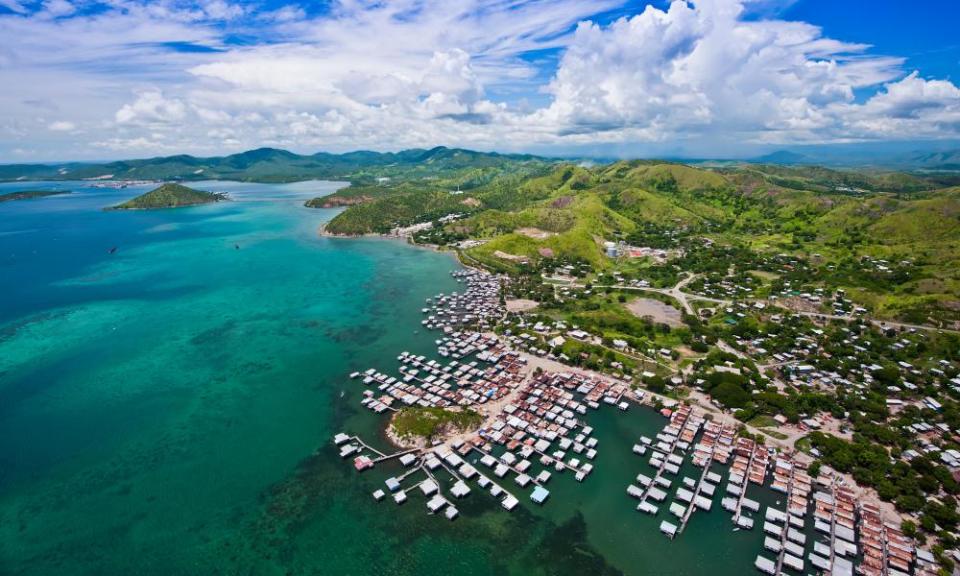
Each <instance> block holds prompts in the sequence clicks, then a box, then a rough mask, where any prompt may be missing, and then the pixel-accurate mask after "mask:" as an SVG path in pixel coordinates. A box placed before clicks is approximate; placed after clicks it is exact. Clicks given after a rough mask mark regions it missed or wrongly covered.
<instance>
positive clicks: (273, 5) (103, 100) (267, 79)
mask: <svg viewBox="0 0 960 576" xmlns="http://www.w3.org/2000/svg"><path fill="white" fill-rule="evenodd" d="M957 21H960V4H958V3H955V2H952V1H946V0H940V1H929V2H924V3H907V2H903V1H897V0H876V1H871V2H867V1H856V0H846V1H842V2H838V1H835V0H834V1H828V0H701V1H698V2H693V1H689V2H685V1H682V0H677V1H674V2H665V1H660V0H658V1H654V2H637V1H629V2H623V1H619V0H531V1H525V0H386V1H374V0H338V1H329V2H322V3H320V2H303V3H296V2H287V1H281V0H267V1H263V2H231V1H230V0H199V1H186V0H155V1H150V2H147V1H145V0H109V1H99V0H38V1H33V0H0V83H2V85H3V86H4V89H3V90H2V91H0V162H22V161H38V160H65V159H107V158H127V157H142V156H151V155H164V154H173V153H191V154H198V155H214V154H224V153H230V152H235V151H239V150H243V149H249V148H254V147H258V146H275V147H282V148H287V149H291V150H295V151H299V152H313V151H317V150H330V151H345V150H352V149H360V148H363V149H378V150H396V149H402V148H408V147H430V146H434V145H448V146H464V147H471V148H477V149H485V150H501V151H533V152H538V153H555V154H567V153H579V154H591V153H595V154H603V155H621V156H664V155H669V156H698V157H737V156H749V155H753V154H758V153H762V152H765V151H769V150H775V149H780V148H788V147H798V146H814V145H815V146H822V145H833V144H842V145H870V146H876V145H878V144H884V143H897V142H904V141H909V142H916V143H918V146H930V147H943V146H949V145H953V144H954V143H956V141H957V140H958V139H960V89H958V87H957V84H958V83H960V79H958V78H957V71H958V69H960V41H958V40H957V39H956V38H955V37H956V33H955V30H954V29H952V26H953V24H954V23H955V22H957Z"/></svg>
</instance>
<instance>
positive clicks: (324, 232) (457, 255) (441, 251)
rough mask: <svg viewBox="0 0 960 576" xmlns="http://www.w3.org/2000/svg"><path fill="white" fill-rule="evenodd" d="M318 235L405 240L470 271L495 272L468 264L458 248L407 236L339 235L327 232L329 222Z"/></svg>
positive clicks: (319, 229)
mask: <svg viewBox="0 0 960 576" xmlns="http://www.w3.org/2000/svg"><path fill="white" fill-rule="evenodd" d="M317 235H318V236H320V237H321V238H336V239H341V240H350V239H357V240H359V239H365V238H366V239H380V240H404V241H405V242H406V244H407V245H408V246H412V247H414V248H420V249H423V250H430V251H432V252H436V253H437V254H449V255H451V256H453V257H454V258H456V259H457V262H458V263H459V264H460V265H461V266H463V267H464V268H467V269H470V270H477V271H480V272H486V273H487V274H493V272H491V271H489V270H487V269H485V268H482V267H480V266H477V265H474V264H468V263H467V262H465V261H464V259H463V258H462V256H461V251H460V250H458V249H456V248H446V247H443V246H439V245H437V244H421V243H419V242H414V241H413V237H412V236H407V235H396V234H381V233H378V232H367V233H365V234H337V233H334V232H329V231H327V222H324V223H322V224H320V226H319V227H318V228H317Z"/></svg>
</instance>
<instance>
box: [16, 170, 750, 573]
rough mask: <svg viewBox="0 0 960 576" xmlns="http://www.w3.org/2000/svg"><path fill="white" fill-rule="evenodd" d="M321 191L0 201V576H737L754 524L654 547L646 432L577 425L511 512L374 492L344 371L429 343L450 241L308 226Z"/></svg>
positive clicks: (699, 532)
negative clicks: (636, 494) (587, 451)
mask: <svg viewBox="0 0 960 576" xmlns="http://www.w3.org/2000/svg"><path fill="white" fill-rule="evenodd" d="M338 186H340V184H337V183H330V182H302V183H297V184H288V185H266V184H250V183H232V182H204V183H198V184H196V185H194V187H196V188H199V189H206V190H213V191H225V192H228V193H229V194H230V195H231V197H232V198H233V199H234V201H232V202H227V203H219V204H213V205H206V206H200V207H194V208H186V209H177V210H160V211H143V212H104V211H103V210H102V208H104V207H106V206H109V205H112V204H116V203H119V202H121V201H123V200H126V199H128V198H130V197H133V196H135V195H137V194H139V193H142V192H144V191H146V190H147V189H149V187H147V186H142V187H131V188H127V189H123V190H113V189H105V188H93V187H91V186H90V183H88V182H56V183H42V182H32V183H17V184H2V185H0V192H7V191H13V190H20V189H53V188H65V189H69V190H71V191H72V193H71V194H67V195H62V196H51V197H47V198H43V199H38V200H28V201H18V202H8V203H5V204H4V205H2V206H0V573H3V574H64V575H72V574H356V575H365V574H371V575H372V574H435V573H446V574H450V575H471V574H617V573H623V574H636V575H656V574H681V575H686V574H689V575H693V574H706V573H710V574H718V575H721V576H723V575H728V574H729V575H734V574H743V573H746V572H748V571H752V570H753V569H752V567H751V564H752V562H753V557H754V556H755V555H756V553H757V552H758V551H759V550H760V548H761V541H762V536H761V535H760V534H759V533H758V532H754V533H748V532H738V533H732V532H731V528H732V526H731V524H730V518H729V515H728V514H726V513H724V512H722V511H721V510H719V502H716V504H717V506H715V509H714V510H713V511H712V512H710V513H697V514H695V515H694V517H693V519H692V520H691V523H690V525H689V527H688V528H687V531H686V532H685V533H684V534H683V535H682V536H681V537H680V538H678V539H677V540H674V541H667V540H666V539H664V537H663V536H662V535H661V534H660V533H659V532H658V530H657V525H658V524H659V520H660V518H659V517H658V518H657V519H654V518H649V517H646V516H642V515H640V514H638V513H637V512H636V511H635V510H634V505H635V503H634V502H633V501H632V500H630V499H629V498H628V497H627V496H626V494H625V488H626V485H627V484H628V483H630V482H631V480H632V479H633V477H634V476H635V475H636V473H637V472H640V471H644V472H646V470H644V468H645V467H646V464H645V461H643V460H641V459H639V458H637V457H636V456H634V455H632V454H631V453H630V446H632V444H633V443H634V442H635V441H636V439H637V437H638V436H639V435H640V434H647V435H651V436H652V435H653V434H655V433H656V431H657V430H659V428H660V427H662V425H663V423H664V421H663V420H662V418H661V417H660V416H658V415H656V414H655V413H654V412H652V411H649V410H643V409H640V408H636V407H635V408H632V409H631V410H630V411H629V412H628V413H626V414H622V413H619V412H617V411H615V410H609V411H608V410H603V411H601V412H599V413H597V414H596V415H595V416H592V417H591V424H593V425H594V426H595V427H596V429H597V437H598V439H599V440H600V455H599V456H598V459H597V461H596V469H597V470H596V472H595V473H594V474H593V475H591V477H590V478H588V479H587V481H586V482H584V483H583V484H579V483H577V482H575V481H574V480H573V479H572V478H571V477H560V478H556V479H555V480H553V481H552V482H551V487H550V488H551V492H552V495H551V498H550V500H549V501H548V502H547V504H546V505H545V506H543V507H539V506H535V505H533V504H532V503H529V502H524V505H523V506H521V507H520V508H518V509H517V510H515V511H514V512H513V513H506V512H504V511H502V510H501V509H500V508H499V506H497V504H496V502H495V501H494V500H493V499H491V498H488V497H486V496H485V495H484V494H481V493H479V491H475V494H473V495H471V497H470V498H468V499H466V500H464V501H463V502H462V503H458V507H459V508H460V511H461V517H460V518H459V519H458V520H457V521H455V522H448V521H447V520H445V519H443V518H438V517H432V516H428V515H427V514H426V509H425V507H424V506H423V505H422V503H421V502H419V501H416V500H415V499H414V500H413V501H411V502H409V503H408V504H407V505H405V506H402V507H397V506H395V505H394V504H393V503H392V502H391V503H387V502H383V503H377V502H375V501H374V500H373V499H372V498H371V497H370V493H371V492H372V491H373V490H375V489H377V488H379V487H381V486H382V481H383V479H384V478H385V477H386V476H388V475H389V474H390V473H391V470H392V469H391V468H390V466H395V465H388V466H385V467H381V468H378V469H376V470H374V471H372V472H370V473H365V474H363V475H357V474H356V473H354V471H353V468H352V466H349V465H348V463H345V462H343V461H341V460H340V459H339V458H337V456H336V450H335V449H334V448H333V447H332V445H331V443H330V438H331V437H332V435H333V434H335V433H336V432H339V431H342V430H348V431H350V432H351V433H360V434H361V435H363V436H364V438H366V439H370V440H371V441H374V442H378V443H380V444H381V445H382V443H383V442H384V440H383V438H382V437H380V431H381V429H382V426H383V424H384V420H383V419H382V418H381V417H378V416H375V415H373V414H371V413H369V412H367V411H363V410H361V409H360V407H359V400H360V398H361V391H362V390H361V387H360V386H359V385H358V384H357V383H356V382H355V381H351V380H349V379H348V378H347V375H348V374H349V372H351V371H353V370H356V369H363V368H367V367H370V366H374V367H377V368H378V369H381V370H384V371H391V372H395V369H396V365H397V364H396V361H395V358H396V355H397V354H398V353H399V352H400V351H402V350H408V351H411V352H415V353H419V354H430V353H431V352H432V351H433V339H434V337H435V336H434V335H431V334H428V333H425V332H424V331H423V330H421V329H420V323H419V321H420V313H419V309H420V307H421V306H422V302H423V300H424V299H425V298H427V297H429V296H431V295H433V294H436V293H437V292H449V291H451V290H453V289H455V288H456V287H457V286H458V285H457V283H456V282H455V281H454V280H453V279H452V278H451V277H450V272H451V271H453V270H456V269H457V268H458V264H457V263H456V261H455V260H454V259H453V258H452V257H451V256H450V255H448V254H440V253H435V252H432V251H429V250H423V249H418V248H414V247H410V246H407V245H405V244H404V243H402V242H398V241H392V240H381V239H357V240H345V239H330V238H322V237H320V236H319V235H318V233H317V231H318V228H319V226H320V225H321V224H322V223H323V222H325V221H327V220H329V218H331V217H332V216H333V215H335V214H336V213H337V210H315V209H307V208H304V207H303V206H302V203H303V200H304V199H306V198H311V197H314V196H318V195H322V194H325V193H330V192H332V191H333V190H335V189H336V188H337V187H338Z"/></svg>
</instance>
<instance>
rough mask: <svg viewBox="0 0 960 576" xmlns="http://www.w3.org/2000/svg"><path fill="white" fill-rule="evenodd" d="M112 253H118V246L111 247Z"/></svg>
mask: <svg viewBox="0 0 960 576" xmlns="http://www.w3.org/2000/svg"><path fill="white" fill-rule="evenodd" d="M110 253H111V254H116V253H117V247H116V246H114V247H113V248H111V249H110Z"/></svg>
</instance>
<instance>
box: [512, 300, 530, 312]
mask: <svg viewBox="0 0 960 576" xmlns="http://www.w3.org/2000/svg"><path fill="white" fill-rule="evenodd" d="M536 307H537V302H535V301H533V300H526V299H524V298H517V299H515V300H507V311H509V312H526V311H527V310H533V309H534V308H536Z"/></svg>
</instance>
